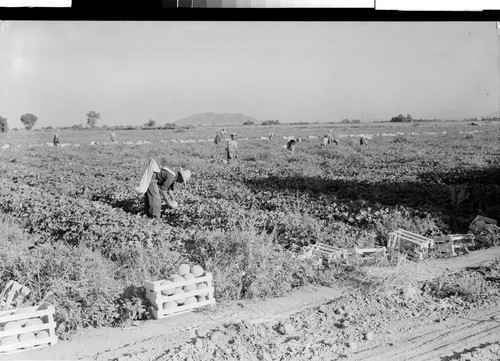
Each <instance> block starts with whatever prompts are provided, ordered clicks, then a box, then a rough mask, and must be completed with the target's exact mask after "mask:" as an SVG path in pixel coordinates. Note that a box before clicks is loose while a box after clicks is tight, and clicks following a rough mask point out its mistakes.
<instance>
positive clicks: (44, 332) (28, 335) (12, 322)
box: [0, 302, 57, 355]
mask: <svg viewBox="0 0 500 361" xmlns="http://www.w3.org/2000/svg"><path fill="white" fill-rule="evenodd" d="M54 311H55V309H54V306H52V305H51V304H49V303H47V302H43V303H41V304H40V305H38V306H33V307H26V308H18V309H11V310H5V311H0V327H1V331H0V355H1V354H7V353H14V352H20V351H27V350H32V349H36V348H41V347H45V346H49V345H55V344H56V343H57V336H56V333H55V327H56V323H55V322H54Z"/></svg>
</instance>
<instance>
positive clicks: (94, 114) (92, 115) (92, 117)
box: [87, 110, 101, 128]
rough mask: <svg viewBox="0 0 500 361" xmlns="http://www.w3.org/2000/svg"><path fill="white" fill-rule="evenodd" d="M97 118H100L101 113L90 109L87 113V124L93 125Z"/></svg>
mask: <svg viewBox="0 0 500 361" xmlns="http://www.w3.org/2000/svg"><path fill="white" fill-rule="evenodd" d="M99 119H101V114H99V113H98V112H96V111H94V110H91V111H90V112H88V113H87V125H88V126H89V127H91V128H93V127H95V124H96V123H97V121H98V120H99Z"/></svg>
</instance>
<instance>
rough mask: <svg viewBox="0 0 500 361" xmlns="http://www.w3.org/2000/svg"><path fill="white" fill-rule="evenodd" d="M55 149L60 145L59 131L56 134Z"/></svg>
mask: <svg viewBox="0 0 500 361" xmlns="http://www.w3.org/2000/svg"><path fill="white" fill-rule="evenodd" d="M53 143H54V147H57V146H58V145H59V129H57V130H56V134H54V140H53Z"/></svg>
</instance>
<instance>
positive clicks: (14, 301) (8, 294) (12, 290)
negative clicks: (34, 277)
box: [0, 280, 31, 310]
mask: <svg viewBox="0 0 500 361" xmlns="http://www.w3.org/2000/svg"><path fill="white" fill-rule="evenodd" d="M30 292H31V290H30V289H29V288H28V287H26V286H24V285H22V284H20V283H18V282H16V281H12V280H11V281H9V282H8V283H7V285H6V286H5V288H4V290H3V291H2V294H1V295H0V310H3V309H8V308H12V307H16V306H18V305H19V303H21V302H22V301H23V300H24V298H25V297H26V296H27V295H29V293H30Z"/></svg>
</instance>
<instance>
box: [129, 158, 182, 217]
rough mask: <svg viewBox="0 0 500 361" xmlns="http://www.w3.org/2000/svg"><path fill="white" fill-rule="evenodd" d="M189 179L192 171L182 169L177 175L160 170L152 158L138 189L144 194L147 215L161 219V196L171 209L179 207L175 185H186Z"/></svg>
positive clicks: (167, 170)
mask: <svg viewBox="0 0 500 361" xmlns="http://www.w3.org/2000/svg"><path fill="white" fill-rule="evenodd" d="M189 178H191V171H189V170H186V171H184V170H183V169H182V168H181V169H180V171H179V172H177V173H175V172H174V171H172V170H171V169H169V168H167V167H163V168H162V169H161V170H160V167H158V163H156V161H155V160H154V159H153V158H151V160H150V161H149V165H148V167H147V168H146V171H145V172H144V175H143V176H142V178H141V182H140V184H139V187H137V188H136V189H137V191H139V192H140V193H144V211H145V213H146V214H147V215H148V216H150V217H155V218H160V212H161V196H163V198H164V199H165V201H166V202H167V204H168V205H169V206H170V207H172V208H175V207H177V206H178V204H177V202H176V201H175V198H174V193H173V190H174V183H175V182H179V183H184V185H185V184H186V182H187V181H188V180H189ZM160 194H161V196H160ZM168 196H170V198H169V197H168Z"/></svg>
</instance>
